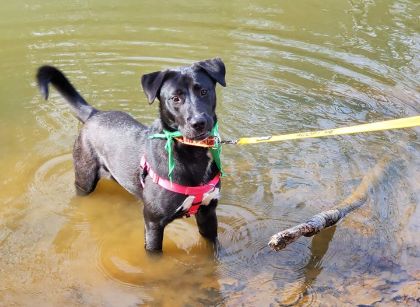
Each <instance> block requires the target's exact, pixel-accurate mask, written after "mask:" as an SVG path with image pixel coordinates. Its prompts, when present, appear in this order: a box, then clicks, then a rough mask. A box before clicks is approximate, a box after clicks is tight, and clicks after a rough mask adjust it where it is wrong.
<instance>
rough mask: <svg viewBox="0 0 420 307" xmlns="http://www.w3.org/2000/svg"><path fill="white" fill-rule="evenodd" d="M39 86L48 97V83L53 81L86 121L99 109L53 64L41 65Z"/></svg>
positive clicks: (82, 120) (78, 114) (75, 111)
mask: <svg viewBox="0 0 420 307" xmlns="http://www.w3.org/2000/svg"><path fill="white" fill-rule="evenodd" d="M36 79H37V81H38V86H39V89H40V91H41V94H42V96H43V97H44V99H48V93H49V91H48V85H49V83H51V84H52V85H53V86H54V87H55V89H56V90H57V91H59V92H60V94H61V95H62V96H63V97H64V98H65V99H66V100H67V101H68V103H69V104H70V106H71V108H72V110H73V112H74V113H75V114H76V117H77V118H78V119H79V120H80V121H81V122H82V123H84V122H85V121H87V120H88V119H89V117H91V116H92V115H93V114H95V113H96V112H98V110H97V109H95V108H94V107H92V106H91V105H89V104H88V103H87V102H86V100H84V99H83V97H82V96H80V94H79V93H78V92H77V91H76V89H75V88H74V87H73V85H72V84H71V83H70V81H69V80H68V79H67V78H66V77H65V76H64V74H63V73H62V72H61V71H60V70H58V69H57V68H55V67H53V66H47V65H46V66H41V67H40V68H39V69H38V73H37V74H36Z"/></svg>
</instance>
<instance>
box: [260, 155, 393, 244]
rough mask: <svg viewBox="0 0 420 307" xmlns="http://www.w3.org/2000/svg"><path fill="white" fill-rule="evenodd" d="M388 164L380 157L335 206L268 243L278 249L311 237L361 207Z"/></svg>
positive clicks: (386, 159)
mask: <svg viewBox="0 0 420 307" xmlns="http://www.w3.org/2000/svg"><path fill="white" fill-rule="evenodd" d="M389 166H390V163H389V159H388V158H384V159H382V160H381V161H379V163H378V164H376V165H375V167H373V168H372V169H371V170H370V171H369V172H368V173H367V174H366V175H365V176H364V177H363V179H362V181H361V182H360V184H359V186H358V187H357V188H356V190H354V192H353V193H352V194H351V195H350V196H349V197H347V198H346V199H345V200H343V201H342V202H341V203H339V204H338V205H337V206H336V207H335V208H333V209H331V210H327V211H322V212H321V213H318V214H316V215H314V216H313V217H311V218H310V219H309V220H308V221H306V222H305V223H302V224H299V225H297V226H294V227H291V228H288V229H286V230H283V231H280V232H279V233H277V234H275V235H273V236H272V237H271V239H270V242H268V245H269V246H270V247H271V248H272V249H274V250H276V251H279V250H281V249H283V248H285V247H286V246H287V245H289V244H290V243H292V242H295V241H296V240H297V239H299V238H300V237H301V236H305V237H311V236H313V235H315V234H317V233H318V232H320V231H321V230H322V229H324V228H327V227H330V226H333V225H335V224H336V223H337V222H338V221H340V220H341V219H342V218H343V217H345V216H346V215H347V214H349V213H350V212H352V211H353V210H356V209H357V208H359V207H361V206H362V205H363V204H364V203H365V202H366V199H367V196H368V192H369V189H370V188H371V187H373V186H375V185H377V184H378V182H379V181H380V180H381V179H382V178H383V176H384V174H385V171H386V170H387V169H388V167H389Z"/></svg>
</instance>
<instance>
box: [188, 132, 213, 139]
mask: <svg viewBox="0 0 420 307" xmlns="http://www.w3.org/2000/svg"><path fill="white" fill-rule="evenodd" d="M209 136H210V132H208V131H206V132H203V133H200V134H198V135H195V136H193V137H192V138H191V140H193V141H203V140H205V139H207V138H208V137H209Z"/></svg>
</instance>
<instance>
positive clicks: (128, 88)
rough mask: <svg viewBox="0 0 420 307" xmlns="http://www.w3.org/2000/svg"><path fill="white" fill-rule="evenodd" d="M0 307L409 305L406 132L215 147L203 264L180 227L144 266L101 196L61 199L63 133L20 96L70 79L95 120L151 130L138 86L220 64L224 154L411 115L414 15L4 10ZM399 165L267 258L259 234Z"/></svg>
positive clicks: (67, 133) (89, 7)
mask: <svg viewBox="0 0 420 307" xmlns="http://www.w3.org/2000/svg"><path fill="white" fill-rule="evenodd" d="M0 16H1V18H0V44H1V47H0V57H1V64H0V65H1V66H0V67H1V71H2V73H1V74H0V84H1V91H0V98H1V104H0V140H1V149H0V174H1V189H0V204H1V205H0V305H6V306H10V305H31V306H41V305H43V306H45V305H55V306H57V305H76V306H77V305H92V306H98V305H106V306H133V305H141V304H150V305H163V306H174V305H180V306H188V305H193V306H194V305H231V306H237V305H241V304H243V305H251V306H267V305H270V304H272V305H311V306H312V305H339V306H342V305H357V304H365V305H369V304H381V305H382V304H413V305H414V304H416V300H417V303H418V302H419V300H420V293H419V292H420V290H419V278H420V258H419V257H420V253H419V250H420V240H419V230H420V222H419V221H420V219H419V218H420V209H419V206H418V204H419V198H420V184H419V182H420V172H419V170H420V153H419V149H420V139H419V132H420V129H419V128H416V129H404V130H398V131H387V132H377V133H369V134H361V135H353V136H341V137H331V138H325V139H308V140H300V141H288V142H283V143H275V144H260V145H249V146H242V147H239V146H237V147H234V146H231V147H229V146H225V147H224V151H223V162H224V167H225V170H226V172H227V173H228V176H227V177H225V178H224V179H223V191H222V199H221V201H220V206H219V208H218V216H219V239H220V244H221V247H222V248H221V251H220V253H219V254H217V255H215V254H214V251H213V249H212V247H211V246H209V245H208V244H207V243H206V241H205V240H203V239H202V238H201V237H200V235H199V234H198V231H197V229H196V226H195V224H194V220H193V219H182V220H178V221H176V222H174V223H173V224H171V225H170V226H169V227H168V229H167V231H166V233H165V241H164V251H165V253H164V256H163V257H162V258H161V259H154V258H149V257H147V256H146V255H145V252H144V250H143V220H142V216H141V208H142V204H141V203H140V202H138V201H137V200H136V199H135V198H134V197H132V196H131V195H130V194H128V193H127V192H125V191H124V190H123V189H122V188H120V187H119V186H118V185H117V184H116V183H114V182H110V181H106V180H104V181H101V182H100V184H99V186H98V188H97V190H96V191H95V192H94V193H93V194H92V195H90V196H88V197H84V198H80V197H76V196H75V191H74V187H73V180H74V175H73V169H72V159H71V151H72V144H73V142H74V139H75V137H76V135H77V132H78V129H79V128H80V126H79V124H78V123H77V121H76V119H75V118H74V117H73V116H72V115H71V113H70V110H69V108H68V106H67V105H66V104H65V103H64V102H63V100H62V99H61V98H60V97H59V95H57V94H56V92H53V93H52V96H51V99H50V100H49V101H48V102H45V101H43V100H42V99H41V97H40V95H39V93H38V92H37V89H36V86H35V83H34V73H35V70H36V68H37V67H38V66H40V65H42V64H53V65H56V66H58V67H60V68H61V69H62V70H63V71H65V72H66V73H67V75H68V76H69V78H70V79H71V80H72V81H73V83H74V84H75V85H76V87H77V88H78V89H79V91H80V92H81V93H83V95H84V96H85V98H86V99H87V100H88V101H89V102H90V103H92V104H93V105H94V106H96V107H98V108H101V109H103V110H110V109H118V110H124V111H127V112H129V113H130V114H132V115H133V116H135V117H136V118H138V119H139V120H140V121H142V122H144V123H146V124H148V123H151V121H152V120H153V119H154V118H155V117H156V114H157V105H156V104H155V105H152V106H149V105H148V104H147V102H146V99H145V97H144V95H143V93H142V92H141V90H140V84H139V77H140V76H141V75H142V74H143V73H147V72H152V71H156V70H160V69H163V68H165V67H171V66H179V65H183V64H189V63H191V62H193V61H196V60H201V59H206V58H211V57H215V56H220V57H221V58H223V60H224V62H225V64H226V67H227V83H228V86H227V87H226V88H223V89H221V88H219V89H218V116H219V120H220V126H221V132H222V134H223V137H224V138H227V139H233V138H238V137H241V136H258V135H268V134H272V133H273V134H277V133H286V132H297V131H307V130H317V129H327V128H333V127H341V126H346V125H351V124H358V123H365V122H373V121H377V120H385V119H393V118H400V117H405V116H413V115H418V114H419V112H420V93H419V90H420V83H419V77H420V73H419V68H420V58H419V54H420V48H419V46H420V36H419V19H418V16H419V6H418V3H417V2H416V1H389V0H386V1H319V0H315V1H281V2H280V1H268V0H266V1H262V0H257V1H252V2H244V1H217V2H216V1H211V2H210V1H208V2H207V1H194V2H191V1H184V0H181V1H176V2H175V1H173V2H169V1H165V2H152V1H142V2H141V3H140V2H139V1H120V3H118V4H116V3H113V2H112V1H67V2H58V1H26V2H25V1H14V2H12V1H9V2H7V3H2V8H1V10H0ZM384 156H385V157H391V158H393V159H394V160H397V159H398V160H399V161H400V162H399V163H395V164H394V165H393V166H392V167H391V168H390V169H389V171H388V172H387V176H386V178H384V180H382V181H381V183H380V185H379V186H378V187H376V188H374V189H371V191H370V193H369V198H368V201H367V203H366V205H365V206H364V207H362V208H361V209H359V210H358V211H356V212H354V213H352V214H350V215H349V216H348V217H347V218H346V219H345V220H344V221H343V222H341V223H340V224H339V225H338V226H336V227H333V228H331V229H328V230H325V231H323V232H321V233H320V234H318V235H316V236H315V237H314V238H301V239H300V240H299V241H297V242H296V243H294V244H292V245H290V246H288V247H287V248H286V249H284V250H283V251H281V252H274V251H271V250H270V249H269V248H268V247H267V242H268V240H269V238H270V236H271V235H272V234H274V233H276V232H277V231H279V230H282V229H285V228H287V227H290V226H292V225H295V224H296V223H299V222H301V221H304V220H305V219H306V218H308V217H310V216H312V215H313V214H315V213H318V212H320V211H322V210H325V209H328V208H330V207H332V206H333V205H334V204H336V203H338V202H339V201H340V200H342V199H344V198H345V197H346V196H347V195H349V194H350V193H351V191H352V190H353V189H354V188H355V187H356V186H357V185H358V183H359V182H360V179H361V177H362V176H363V175H364V174H365V173H366V171H367V170H368V169H369V168H370V167H372V166H373V165H375V164H376V162H378V161H379V160H380V159H381V158H382V157H384Z"/></svg>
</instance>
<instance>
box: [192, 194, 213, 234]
mask: <svg viewBox="0 0 420 307" xmlns="http://www.w3.org/2000/svg"><path fill="white" fill-rule="evenodd" d="M216 207H217V199H213V200H212V201H211V202H210V203H209V204H208V205H207V206H200V209H199V210H198V212H197V214H196V215H195V219H196V221H197V226H198V230H199V231H200V234H201V235H202V236H203V237H205V238H207V239H209V240H210V241H212V242H216V239H217V216H216Z"/></svg>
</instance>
